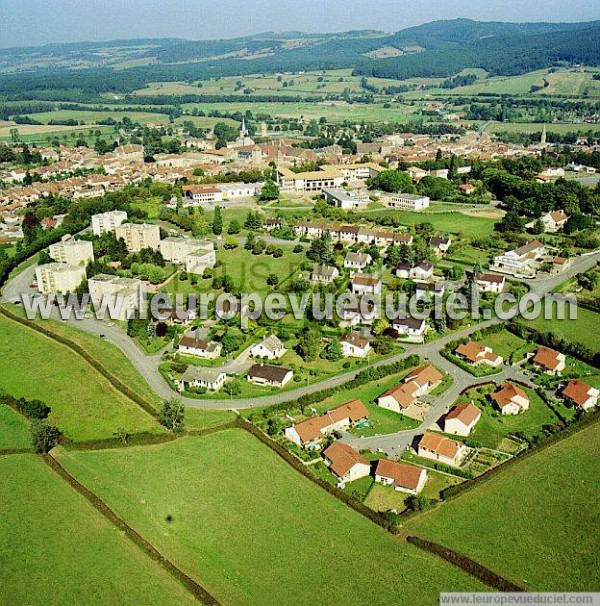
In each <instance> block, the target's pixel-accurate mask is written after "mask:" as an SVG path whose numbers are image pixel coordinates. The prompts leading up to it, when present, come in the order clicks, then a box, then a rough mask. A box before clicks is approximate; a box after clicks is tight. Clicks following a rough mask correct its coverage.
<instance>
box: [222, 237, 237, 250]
mask: <svg viewBox="0 0 600 606" xmlns="http://www.w3.org/2000/svg"><path fill="white" fill-rule="evenodd" d="M239 245H240V244H239V242H238V241H237V239H236V238H234V237H233V236H227V237H226V238H225V243H224V244H223V248H224V249H225V250H233V249H234V248H237V247H238V246H239Z"/></svg>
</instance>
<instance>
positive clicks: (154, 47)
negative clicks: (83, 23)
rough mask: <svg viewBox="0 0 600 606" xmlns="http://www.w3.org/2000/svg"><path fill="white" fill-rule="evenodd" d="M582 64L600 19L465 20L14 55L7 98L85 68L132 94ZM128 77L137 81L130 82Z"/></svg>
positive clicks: (5, 61)
mask: <svg viewBox="0 0 600 606" xmlns="http://www.w3.org/2000/svg"><path fill="white" fill-rule="evenodd" d="M572 64H586V65H600V21H592V22H585V23H504V22H479V21H473V20H469V19H455V20H451V21H434V22H432V23H427V24H424V25H419V26H416V27H410V28H407V29H404V30H401V31H398V32H396V33H392V34H387V33H383V32H378V31H373V30H364V31H351V32H341V33H329V34H319V33H309V34H306V33H302V32H284V33H272V32H268V33H263V34H257V35H252V36H246V37H242V38H234V39H231V40H200V41H190V40H183V39H174V38H169V39H153V38H148V39H140V40H114V41H109V42H80V43H73V44H50V45H46V46H42V47H27V48H13V49H4V50H0V71H2V72H5V75H2V76H0V92H2V90H3V88H4V87H8V89H11V88H13V89H14V88H16V87H17V85H18V81H19V78H28V77H29V76H32V75H34V74H38V75H39V76H40V79H42V80H43V79H47V80H49V81H50V80H61V79H63V80H64V79H65V78H66V79H68V73H69V72H70V71H72V70H75V69H76V70H78V72H79V76H78V80H79V81H80V82H83V81H85V80H86V79H89V80H93V79H97V78H100V77H104V78H105V79H106V81H107V83H106V86H105V90H111V91H112V90H114V91H125V92H127V90H128V89H131V87H132V86H134V85H135V86H139V85H140V83H141V85H142V86H143V84H144V83H145V82H153V81H177V80H197V79H204V78H209V77H217V76H235V75H245V74H252V73H276V72H298V71H307V70H321V69H323V70H325V69H341V68H346V69H347V68H351V69H353V70H354V72H355V73H356V74H359V75H365V76H373V77H387V78H396V79H405V78H410V77H450V76H452V75H454V74H456V73H458V72H460V71H461V70H463V69H465V68H474V67H480V68H483V69H485V70H486V71H488V72H490V73H491V74H493V75H515V74H519V73H524V72H527V71H531V70H534V69H541V68H545V67H552V66H556V65H572ZM86 70H87V73H88V74H89V78H86V76H85V73H86ZM42 71H43V76H42V75H41V72H42ZM7 72H13V73H12V74H10V73H7ZM15 72H17V73H15ZM20 74H23V75H22V76H21V75H20ZM127 81H128V82H129V83H130V84H129V85H127V84H123V83H124V82H127ZM98 86H100V85H95V88H98Z"/></svg>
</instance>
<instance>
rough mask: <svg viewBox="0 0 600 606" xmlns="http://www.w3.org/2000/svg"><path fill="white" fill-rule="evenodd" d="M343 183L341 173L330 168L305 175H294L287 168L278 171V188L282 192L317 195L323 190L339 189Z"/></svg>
mask: <svg viewBox="0 0 600 606" xmlns="http://www.w3.org/2000/svg"><path fill="white" fill-rule="evenodd" d="M343 182H344V177H343V175H342V173H341V172H339V171H337V170H333V169H330V168H327V170H317V171H313V172H305V173H295V172H294V171H291V170H289V169H288V168H280V169H279V187H280V188H281V189H282V191H297V192H304V191H305V192H315V193H318V192H320V191H321V190H323V189H332V188H333V189H339V188H340V187H341V186H342V183H343Z"/></svg>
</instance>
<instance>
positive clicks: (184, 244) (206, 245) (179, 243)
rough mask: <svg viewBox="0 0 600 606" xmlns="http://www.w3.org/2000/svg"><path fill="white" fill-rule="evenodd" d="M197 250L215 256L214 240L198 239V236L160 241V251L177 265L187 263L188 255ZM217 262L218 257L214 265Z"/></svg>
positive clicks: (166, 258)
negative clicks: (204, 240)
mask: <svg viewBox="0 0 600 606" xmlns="http://www.w3.org/2000/svg"><path fill="white" fill-rule="evenodd" d="M197 251H201V252H203V253H205V254H207V255H211V254H212V256H213V257H214V256H215V248H214V246H213V244H212V242H203V241H202V240H196V238H165V239H164V240H161V241H160V252H161V254H162V256H163V258H164V260H165V261H169V262H171V263H175V264H177V265H179V264H180V263H185V262H186V257H187V256H188V255H191V254H193V253H195V252H197ZM215 262H216V257H215V260H214V261H213V262H212V265H214V263H215ZM212 265H211V267H212Z"/></svg>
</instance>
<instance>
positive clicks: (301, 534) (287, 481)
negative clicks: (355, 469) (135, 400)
mask: <svg viewBox="0 0 600 606" xmlns="http://www.w3.org/2000/svg"><path fill="white" fill-rule="evenodd" d="M57 458H58V459H59V460H60V462H61V464H63V465H64V466H65V467H66V468H68V470H69V471H70V472H71V473H72V474H74V475H75V476H76V477H77V479H78V480H79V481H81V482H82V483H83V484H84V485H85V486H86V487H87V488H89V489H90V490H92V491H93V492H94V493H96V494H97V495H98V496H100V498H102V499H103V500H105V501H106V502H107V503H108V504H109V505H110V506H111V507H112V508H113V509H114V510H115V511H116V512H117V513H118V514H119V515H121V516H122V517H124V518H125V519H126V520H127V521H128V522H129V523H130V524H131V525H132V526H133V527H134V528H135V529H136V530H137V531H138V532H140V533H141V534H142V536H143V537H144V538H146V539H147V540H149V541H151V542H152V543H153V544H154V545H155V546H156V547H157V548H158V549H159V550H160V551H161V552H162V553H163V554H164V555H166V556H167V557H169V558H170V559H171V560H172V561H173V562H174V563H175V564H176V565H178V566H179V567H180V568H182V569H183V570H184V571H185V572H187V573H188V574H189V575H191V576H192V577H193V578H194V579H196V580H198V581H199V582H200V583H201V584H202V585H203V586H205V587H206V588H207V590H208V591H209V592H210V593H212V594H213V595H214V596H215V597H216V598H217V599H218V600H219V601H221V602H222V603H229V604H265V603H270V604H292V603H293V604H314V603H315V601H317V602H318V603H320V604H334V603H337V604H342V603H353V604H367V603H368V604H386V605H388V604H392V603H393V604H406V605H407V606H408V605H410V606H415V605H417V606H418V605H420V604H423V605H427V606H429V605H431V604H434V603H436V601H437V599H438V593H439V592H440V591H441V590H442V589H444V590H449V591H452V590H454V591H460V590H463V591H469V590H484V588H483V587H482V586H481V585H480V583H479V582H478V581H476V580H474V579H473V578H472V577H468V576H466V575H465V574H463V573H462V572H460V571H459V570H458V569H456V568H453V567H451V566H449V565H447V564H446V563H444V562H442V561H441V560H439V559H437V558H434V557H430V556H429V555H427V554H425V553H423V552H422V551H419V550H415V549H413V548H411V547H410V546H409V545H407V544H406V543H404V542H402V541H401V540H398V539H396V538H394V537H392V536H391V535H390V534H388V533H387V532H385V531H384V530H382V529H380V528H378V527H377V526H375V525H374V524H373V523H372V522H369V521H368V520H366V519H365V518H363V517H362V516H360V515H358V514H357V513H356V512H354V511H352V510H351V509H349V508H348V507H346V506H344V505H343V504H341V503H340V502H339V501H337V500H336V499H335V498H333V497H331V496H330V495H328V494H327V493H326V492H325V491H323V490H322V489H320V488H318V487H317V486H315V485H314V484H312V483H311V482H310V481H309V480H307V479H306V478H304V477H302V476H300V475H299V474H298V473H297V472H296V471H294V470H293V469H292V468H290V467H289V466H288V465H287V464H286V463H284V462H283V461H282V460H281V459H279V458H278V457H277V456H276V455H275V454H274V453H272V452H271V451H270V450H269V449H268V448H267V447H266V446H264V445H263V444H261V443H260V442H259V441H257V440H256V439H255V438H254V437H253V436H251V435H249V434H247V433H245V432H243V431H242V430H226V431H222V432H218V433H215V434H211V435H208V436H203V437H200V438H183V439H181V440H177V441H176V442H172V443H169V444H162V445H158V446H151V447H133V448H128V449H119V450H112V451H95V452H91V451H88V452H81V451H79V452H67V451H64V450H59V451H58V452H57ZM349 568H351V572H349Z"/></svg>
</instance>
